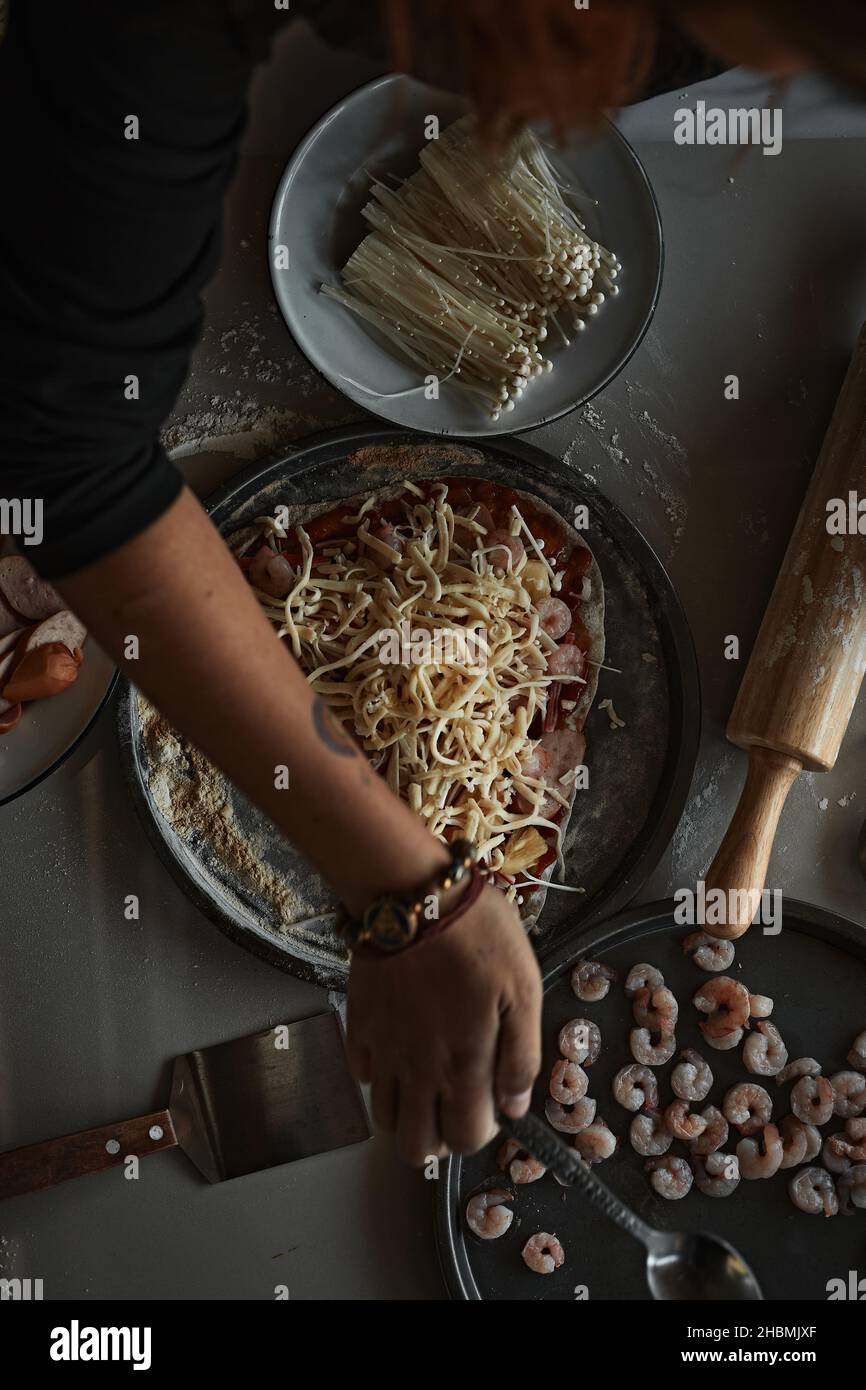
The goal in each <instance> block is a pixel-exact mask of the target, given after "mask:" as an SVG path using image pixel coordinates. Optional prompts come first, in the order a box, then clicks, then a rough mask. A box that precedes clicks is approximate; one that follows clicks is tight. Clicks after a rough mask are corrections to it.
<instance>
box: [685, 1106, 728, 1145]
mask: <svg viewBox="0 0 866 1390" xmlns="http://www.w3.org/2000/svg"><path fill="white" fill-rule="evenodd" d="M700 1118H701V1119H702V1120H703V1121H704V1123H705V1125H706V1129H705V1130H704V1132H703V1134H701V1135H700V1137H699V1138H697V1139H693V1140H692V1142H691V1143H690V1144H689V1149H690V1150H691V1152H692V1153H693V1154H698V1155H700V1156H701V1157H702V1158H703V1157H705V1156H706V1155H707V1154H711V1153H715V1152H716V1149H721V1148H723V1147H724V1145H725V1144H727V1142H728V1132H729V1131H728V1122H727V1120H726V1119H725V1117H724V1115H723V1114H722V1112H721V1110H717V1109H716V1107H715V1106H714V1105H705V1106H704V1108H703V1110H702V1111H701V1112H700Z"/></svg>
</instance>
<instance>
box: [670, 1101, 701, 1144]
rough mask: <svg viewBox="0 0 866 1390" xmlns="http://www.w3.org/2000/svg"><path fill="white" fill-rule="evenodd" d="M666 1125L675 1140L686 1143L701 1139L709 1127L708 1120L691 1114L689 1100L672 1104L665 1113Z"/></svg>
mask: <svg viewBox="0 0 866 1390" xmlns="http://www.w3.org/2000/svg"><path fill="white" fill-rule="evenodd" d="M665 1124H666V1125H667V1127H668V1129H669V1130H670V1132H671V1134H672V1135H673V1136H674V1138H675V1139H682V1140H684V1141H685V1143H689V1141H690V1140H692V1139H699V1138H700V1137H701V1135H702V1134H703V1132H704V1130H705V1129H706V1127H707V1122H706V1120H704V1119H702V1118H701V1116H700V1115H693V1114H691V1112H690V1111H689V1103H688V1101H687V1100H675V1101H672V1102H671V1104H670V1105H669V1106H668V1108H667V1110H666V1111H665Z"/></svg>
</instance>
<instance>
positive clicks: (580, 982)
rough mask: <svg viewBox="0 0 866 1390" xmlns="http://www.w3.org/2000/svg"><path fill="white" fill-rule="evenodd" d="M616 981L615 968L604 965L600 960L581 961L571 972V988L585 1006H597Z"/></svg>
mask: <svg viewBox="0 0 866 1390" xmlns="http://www.w3.org/2000/svg"><path fill="white" fill-rule="evenodd" d="M615 979H616V971H615V970H614V969H613V966H610V965H603V964H602V962H601V961H600V960H579V961H578V962H577V965H576V966H575V967H574V969H573V970H572V972H571V988H572V989H573V990H574V992H575V994H576V995H577V997H578V999H580V1000H581V1001H582V1002H583V1003H584V1004H597V1003H598V1001H599V1000H600V999H604V997H605V995H606V994H607V992H608V990H609V989H610V986H611V981H612V980H615Z"/></svg>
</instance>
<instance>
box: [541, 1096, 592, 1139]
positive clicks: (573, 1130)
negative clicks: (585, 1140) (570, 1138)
mask: <svg viewBox="0 0 866 1390" xmlns="http://www.w3.org/2000/svg"><path fill="white" fill-rule="evenodd" d="M544 1113H545V1115H546V1116H547V1118H548V1120H549V1121H550V1123H551V1124H552V1125H553V1128H554V1129H558V1130H559V1132H560V1134H579V1133H580V1131H581V1130H582V1129H588V1128H589V1126H590V1125H591V1124H592V1122H593V1120H594V1119H595V1101H594V1100H593V1099H592V1097H591V1096H584V1097H583V1098H582V1100H578V1101H576V1102H575V1104H574V1105H560V1103H559V1101H558V1100H546V1101H545V1102H544Z"/></svg>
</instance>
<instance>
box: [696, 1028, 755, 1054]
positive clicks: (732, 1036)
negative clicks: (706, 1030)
mask: <svg viewBox="0 0 866 1390" xmlns="http://www.w3.org/2000/svg"><path fill="white" fill-rule="evenodd" d="M745 1031H746V1030H745V1028H735V1029H734V1031H733V1033H728V1034H727V1035H726V1036H725V1037H723V1038H711V1037H709V1036H708V1035H706V1034H705V1035H704V1042H705V1043H706V1045H707V1047H711V1048H712V1049H713V1051H714V1052H732V1051H733V1049H734V1048H735V1047H739V1045H740V1043H741V1042H742V1041H743V1034H744V1032H745Z"/></svg>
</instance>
